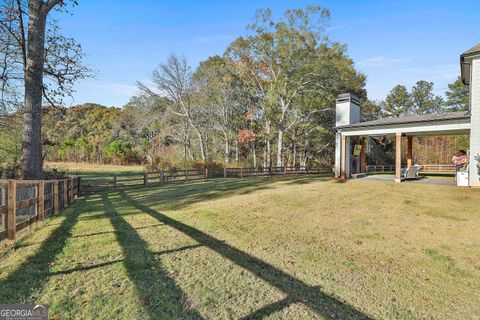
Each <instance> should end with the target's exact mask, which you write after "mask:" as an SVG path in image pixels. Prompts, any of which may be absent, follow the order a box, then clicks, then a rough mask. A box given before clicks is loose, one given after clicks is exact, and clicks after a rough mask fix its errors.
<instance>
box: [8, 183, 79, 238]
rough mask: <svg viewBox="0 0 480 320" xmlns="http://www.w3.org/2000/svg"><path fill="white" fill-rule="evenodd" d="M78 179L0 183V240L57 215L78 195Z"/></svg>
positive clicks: (14, 235)
mask: <svg viewBox="0 0 480 320" xmlns="http://www.w3.org/2000/svg"><path fill="white" fill-rule="evenodd" d="M79 182H80V180H79V179H78V178H69V179H63V180H0V240H4V239H8V240H15V237H16V233H17V232H18V231H20V230H22V229H25V228H26V227H28V226H31V225H32V224H33V223H37V222H38V221H43V220H45V218H47V217H50V216H52V215H54V214H58V212H59V210H60V209H62V208H64V207H66V206H67V205H69V204H70V203H72V202H73V201H74V200H75V199H76V198H77V196H78V194H79Z"/></svg>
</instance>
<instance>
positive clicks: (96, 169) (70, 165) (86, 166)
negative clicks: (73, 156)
mask: <svg viewBox="0 0 480 320" xmlns="http://www.w3.org/2000/svg"><path fill="white" fill-rule="evenodd" d="M44 167H45V169H46V170H52V169H55V170H58V171H61V172H66V173H68V174H71V175H102V174H112V173H116V174H122V173H138V172H143V171H144V170H145V169H144V167H143V166H120V165H113V164H94V163H82V162H78V163H77V162H46V163H45V165H44Z"/></svg>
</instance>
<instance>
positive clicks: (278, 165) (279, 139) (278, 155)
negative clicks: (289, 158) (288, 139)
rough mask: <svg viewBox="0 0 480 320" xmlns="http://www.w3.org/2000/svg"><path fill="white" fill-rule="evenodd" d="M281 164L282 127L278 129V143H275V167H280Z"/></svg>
mask: <svg viewBox="0 0 480 320" xmlns="http://www.w3.org/2000/svg"><path fill="white" fill-rule="evenodd" d="M282 164H283V126H279V127H278V141H277V167H282Z"/></svg>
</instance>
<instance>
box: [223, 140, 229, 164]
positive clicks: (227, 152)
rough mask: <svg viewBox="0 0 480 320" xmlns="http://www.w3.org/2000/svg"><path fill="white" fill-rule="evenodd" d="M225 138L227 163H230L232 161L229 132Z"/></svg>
mask: <svg viewBox="0 0 480 320" xmlns="http://www.w3.org/2000/svg"><path fill="white" fill-rule="evenodd" d="M224 138H225V163H228V162H229V161H230V141H229V138H228V134H227V133H225V134H224Z"/></svg>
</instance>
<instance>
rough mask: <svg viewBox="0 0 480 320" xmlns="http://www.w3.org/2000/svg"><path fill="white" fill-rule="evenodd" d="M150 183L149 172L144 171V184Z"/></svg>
mask: <svg viewBox="0 0 480 320" xmlns="http://www.w3.org/2000/svg"><path fill="white" fill-rule="evenodd" d="M147 183H148V173H146V172H144V173H143V184H144V185H146V184H147Z"/></svg>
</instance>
